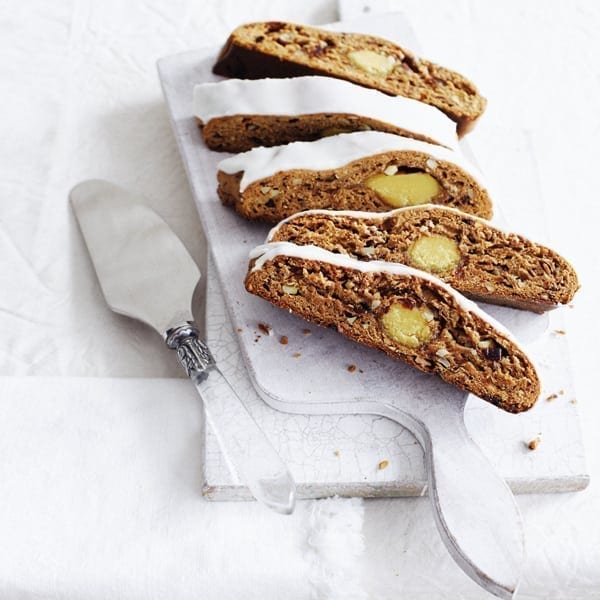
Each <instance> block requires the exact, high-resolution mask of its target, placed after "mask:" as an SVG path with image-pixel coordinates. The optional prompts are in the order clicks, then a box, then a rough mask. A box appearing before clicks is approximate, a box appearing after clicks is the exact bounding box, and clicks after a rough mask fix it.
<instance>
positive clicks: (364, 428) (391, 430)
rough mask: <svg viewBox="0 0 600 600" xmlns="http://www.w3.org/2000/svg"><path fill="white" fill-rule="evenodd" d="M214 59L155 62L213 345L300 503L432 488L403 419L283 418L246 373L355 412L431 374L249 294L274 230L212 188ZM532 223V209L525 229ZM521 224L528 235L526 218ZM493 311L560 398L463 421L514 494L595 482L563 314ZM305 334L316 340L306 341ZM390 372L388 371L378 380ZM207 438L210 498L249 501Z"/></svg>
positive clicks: (297, 405) (283, 396) (474, 404)
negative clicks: (202, 107) (188, 189)
mask: <svg viewBox="0 0 600 600" xmlns="http://www.w3.org/2000/svg"><path fill="white" fill-rule="evenodd" d="M350 27H351V26H350V25H349V26H348V30H351V28H350ZM353 29H354V30H356V27H354V28H353ZM361 29H362V30H363V31H365V30H370V31H372V32H373V33H378V34H380V35H384V36H386V37H395V38H396V39H399V40H402V41H403V43H404V44H405V45H408V46H410V47H413V48H415V47H417V45H416V42H415V40H414V35H413V34H412V32H411V30H410V27H409V25H408V23H407V21H406V20H405V19H403V18H402V17H401V16H400V15H398V16H395V17H394V18H391V17H390V16H389V15H386V16H385V18H381V17H378V18H374V19H363V20H362V22H361ZM392 32H393V33H392ZM406 40H408V42H407V41H406ZM214 58H215V50H214V49H212V50H200V51H194V52H188V53H184V54H180V55H177V56H172V57H167V58H165V59H162V60H161V61H160V62H159V73H160V77H161V81H162V84H163V90H164V93H165V98H166V100H167V105H168V108H169V111H170V114H171V117H172V123H173V127H174V131H175V135H176V138H177V141H178V144H179V148H180V151H181V154H182V157H183V160H184V164H185V166H186V170H187V172H188V176H189V179H190V183H191V186H192V191H193V193H194V197H195V200H196V203H197V207H198V211H199V214H200V218H201V221H202V223H203V227H204V231H205V233H206V236H207V239H208V243H209V246H210V248H211V250H212V253H213V256H214V261H215V265H216V269H215V270H216V272H217V274H218V277H219V281H220V285H221V286H222V290H223V293H222V295H221V291H220V289H219V284H218V283H217V282H216V281H215V280H214V279H213V278H211V277H209V285H208V297H207V328H208V332H207V333H208V341H209V345H210V347H211V348H212V349H213V352H214V353H215V354H216V356H217V359H218V361H219V362H220V364H221V366H222V369H223V371H224V372H225V374H226V375H227V376H228V378H229V379H230V380H231V382H232V384H233V385H234V387H235V388H236V389H237V391H238V393H240V395H241V396H242V397H243V398H244V400H245V401H246V402H247V403H248V404H249V406H250V408H251V410H252V412H253V415H254V416H255V418H256V419H257V421H258V422H259V423H260V424H261V426H263V428H264V429H265V431H266V433H267V435H269V437H270V438H271V439H272V440H273V441H274V443H275V445H276V446H277V448H278V450H279V452H280V453H281V454H282V456H283V458H284V460H286V461H287V462H288V464H289V465H290V467H291V469H292V472H293V474H294V477H295V478H296V481H297V483H298V489H299V494H300V495H301V496H303V497H319V496H324V495H331V494H336V493H337V494H340V495H359V496H390V495H415V494H421V493H424V491H425V489H426V484H425V481H426V475H425V470H424V466H423V455H422V451H421V448H420V447H419V446H418V445H417V444H416V441H415V440H414V438H413V437H412V435H411V434H410V433H408V432H407V431H406V430H405V429H403V428H402V427H400V426H399V425H397V424H394V423H392V422H390V421H387V420H386V419H383V418H381V417H373V416H369V415H360V416H359V415H343V416H340V415H337V416H336V415H325V414H323V415H319V416H306V415H294V414H284V413H281V412H277V411H274V410H273V409H272V408H270V407H269V406H267V405H266V404H265V403H264V402H263V401H262V400H261V399H259V398H258V396H257V395H256V393H255V391H254V388H253V385H252V383H253V382H252V379H251V378H249V377H248V375H247V371H246V369H247V367H250V369H251V373H252V378H253V379H254V384H256V383H257V381H258V384H259V386H260V387H261V388H262V389H263V392H265V393H266V395H267V399H268V400H269V402H270V403H271V404H272V405H274V406H276V407H277V408H279V409H284V410H286V411H291V412H298V411H302V412H304V411H306V412H318V411H320V412H322V413H328V412H334V411H335V412H339V411H343V410H346V411H348V412H351V411H352V410H353V406H352V401H353V400H354V401H355V402H356V401H359V400H360V399H361V398H365V397H367V396H368V395H369V394H377V395H382V396H384V397H387V398H391V397H393V395H394V394H395V393H398V392H399V391H401V390H402V388H401V386H402V381H403V379H404V380H406V379H407V378H409V379H410V380H411V381H413V382H414V381H416V383H415V385H418V386H425V387H423V388H421V389H426V386H427V385H428V382H429V381H430V380H431V378H429V377H427V376H424V375H420V374H419V375H415V373H414V372H413V371H412V370H410V369H409V368H408V367H406V366H405V365H403V364H401V363H398V362H397V361H393V360H392V359H389V358H388V357H385V356H383V355H382V354H381V353H379V352H377V351H373V350H365V349H364V348H363V347H361V346H359V345H357V344H354V343H353V342H350V341H348V340H346V339H344V338H342V337H341V336H339V335H338V334H337V333H335V332H333V331H330V330H324V329H318V328H316V327H314V326H310V325H308V324H307V323H305V322H304V321H302V320H301V319H298V318H296V317H294V316H292V315H288V314H287V313H284V312H283V311H280V310H278V309H276V308H274V307H272V306H270V305H269V304H267V303H265V302H264V301H262V300H260V299H258V298H256V297H254V296H251V295H249V294H247V293H246V292H245V290H244V288H243V280H244V275H245V272H246V266H247V253H248V250H249V249H250V248H252V247H253V246H254V245H256V244H258V243H261V242H262V241H263V240H264V237H265V235H266V232H267V230H268V227H265V226H261V225H257V224H252V223H248V222H246V221H245V220H243V219H242V218H240V217H239V216H238V215H236V214H235V213H234V212H233V211H232V210H230V209H227V208H224V207H222V206H221V205H220V202H219V200H218V198H217V195H216V192H215V189H216V178H215V174H216V164H217V163H218V162H219V161H220V160H222V159H223V158H224V157H225V156H227V155H224V154H218V153H213V152H211V151H209V150H208V149H207V148H206V147H205V146H204V144H203V142H202V139H201V135H200V132H199V130H198V128H197V126H196V124H195V122H194V118H193V115H192V100H191V98H192V93H191V92H192V88H193V84H194V83H198V82H202V81H208V80H215V79H218V78H216V77H215V76H213V75H212V74H211V72H210V68H211V66H212V64H213V62H214ZM520 189H522V188H520ZM537 209H539V207H535V206H529V208H528V210H529V211H533V210H537ZM532 214H534V213H530V214H529V216H532ZM538 214H539V213H538ZM527 218H528V214H527V213H526V211H525V213H523V219H524V221H523V222H527ZM515 228H516V229H519V228H518V226H517V224H515ZM211 275H212V271H211ZM225 306H227V307H228V309H229V316H230V317H231V319H232V321H233V327H232V324H231V323H230V322H229V319H228V315H227V313H226V310H225V308H224V307H225ZM562 310H564V309H562ZM493 312H494V316H496V317H497V318H499V319H500V320H501V321H503V322H504V323H505V324H506V325H507V326H508V327H509V328H510V329H511V330H513V332H515V333H516V334H517V336H519V337H520V338H521V340H522V341H525V342H526V346H527V347H528V350H529V352H530V353H531V354H532V356H533V358H534V360H536V363H537V365H538V367H539V370H540V375H541V378H542V383H543V389H544V391H543V394H542V398H545V397H546V396H548V395H550V394H552V393H558V392H559V391H560V390H563V394H561V395H560V396H559V397H558V398H556V399H555V400H554V401H552V402H545V401H544V400H542V401H540V402H539V403H538V404H537V406H536V407H535V408H534V409H533V410H531V411H529V412H528V413H526V414H523V415H518V416H515V415H508V414H506V413H503V412H502V411H500V410H498V409H496V408H494V407H492V406H490V405H488V404H486V403H484V402H482V401H480V400H478V399H475V398H473V399H469V401H468V405H467V411H466V422H467V426H468V428H469V430H470V432H471V435H472V436H473V438H474V439H475V441H476V442H478V443H479V444H480V446H481V447H482V449H483V450H484V452H485V453H486V454H487V455H488V457H489V458H490V459H491V460H492V462H493V463H494V464H495V465H496V466H497V467H498V470H499V471H500V473H501V474H502V476H504V477H505V478H506V479H507V480H508V482H509V484H510V485H511V487H512V488H513V490H514V491H516V492H532V491H548V492H550V491H566V490H576V489H582V488H583V487H585V485H586V484H587V481H588V476H587V474H586V470H585V461H584V451H583V445H582V442H581V436H580V433H579V423H578V417H577V407H576V404H574V403H572V402H570V400H572V399H573V398H575V395H574V389H573V384H572V379H571V374H570V369H569V365H568V361H567V360H566V359H567V358H568V350H567V347H566V340H565V337H564V336H562V335H558V334H555V333H553V331H554V330H556V329H562V318H561V317H562V315H561V312H560V311H554V313H552V314H551V315H550V316H548V315H545V316H536V315H532V314H530V313H523V312H519V311H514V310H511V309H500V308H494V309H493ZM258 323H266V324H268V325H269V326H270V327H272V335H271V336H266V335H264V333H262V332H261V331H260V330H259V329H258ZM305 329H310V330H311V331H312V333H311V334H310V335H306V334H304V333H303V330H305ZM281 335H286V336H287V337H288V340H289V343H288V344H287V345H286V346H283V345H281V344H280V343H279V338H280V336H281ZM238 342H240V345H241V348H242V353H240V352H239V347H240V345H238ZM242 354H243V355H244V358H245V359H246V362H245V363H244V361H243V360H242ZM298 355H300V356H298ZM324 357H326V358H325V359H324ZM350 364H354V365H356V366H357V370H356V371H355V372H354V373H349V372H348V370H347V367H348V365H350ZM382 369H383V370H385V371H387V376H385V377H381V376H380V373H381V370H382ZM361 371H362V373H361ZM307 382H308V384H309V385H307ZM349 383H350V384H351V385H349ZM344 387H345V388H346V389H352V390H353V391H354V392H355V393H354V394H353V396H354V397H353V398H347V397H339V395H336V390H339V389H343V388H344ZM332 401H333V403H334V404H335V406H333V405H332ZM540 433H541V435H542V440H543V441H542V444H541V445H540V446H539V448H538V449H537V450H536V451H535V452H531V451H530V450H528V449H527V447H526V443H527V442H528V441H529V440H531V439H533V438H534V437H537V436H538V435H539V434H540ZM206 444H207V446H206V464H205V479H206V486H205V495H206V496H207V497H210V498H213V499H242V498H247V497H249V493H248V492H247V490H245V489H244V488H243V486H241V485H240V484H239V482H238V481H237V479H236V476H235V474H231V473H229V470H228V469H227V467H226V466H225V463H224V461H223V458H222V456H221V455H220V452H219V450H218V444H217V443H216V439H215V438H214V436H213V435H212V434H211V432H210V431H207V437H206ZM382 460H387V461H388V462H389V466H388V468H386V469H383V470H382V469H379V468H378V464H379V463H380V461H382Z"/></svg>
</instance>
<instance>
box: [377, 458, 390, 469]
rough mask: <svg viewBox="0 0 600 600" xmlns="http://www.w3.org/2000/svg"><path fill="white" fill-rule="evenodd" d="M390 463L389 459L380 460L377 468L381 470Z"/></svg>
mask: <svg viewBox="0 0 600 600" xmlns="http://www.w3.org/2000/svg"><path fill="white" fill-rule="evenodd" d="M389 464H390V461H389V460H382V461H381V462H380V463H379V464H378V465H377V468H378V469H379V470H380V471H382V470H383V469H385V468H386V467H387V466H388V465H389Z"/></svg>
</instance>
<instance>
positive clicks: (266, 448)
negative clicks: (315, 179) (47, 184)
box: [70, 180, 296, 514]
mask: <svg viewBox="0 0 600 600" xmlns="http://www.w3.org/2000/svg"><path fill="white" fill-rule="evenodd" d="M70 200H71V205H72V207H73V210H74V212H75V215H76V217H77V221H78V222H79V227H80V229H81V232H82V234H83V237H84V239H85V242H86V245H87V248H88V251H89V254H90V256H91V258H92V262H93V264H94V268H95V270H96V274H97V276H98V279H99V281H100V286H101V287H102V292H103V294H104V297H105V299H106V302H107V303H108V305H109V306H110V308H111V309H112V310H113V311H114V312H116V313H119V314H121V315H125V316H128V317H132V318H134V319H137V320H139V321H142V322H143V323H146V324H147V325H150V327H152V328H153V329H155V330H156V331H157V332H158V333H159V334H160V335H161V336H162V337H163V339H164V341H165V342H166V344H167V346H168V347H169V348H171V349H173V350H175V351H176V352H177V358H178V359H179V362H180V363H181V366H182V367H183V368H184V369H185V371H186V373H187V374H188V376H189V377H190V379H191V380H192V381H193V382H194V385H195V386H196V389H197V390H198V393H199V394H200V396H201V398H202V400H203V402H204V407H205V411H206V415H207V418H208V420H209V422H210V423H211V425H212V427H213V430H214V432H215V434H216V436H217V439H218V440H219V443H220V445H221V447H222V449H223V452H224V455H225V458H226V460H227V461H228V463H229V464H230V466H232V467H233V468H234V470H235V471H236V472H237V474H238V475H239V477H240V479H242V480H243V481H244V482H245V483H246V485H247V486H248V488H249V489H250V491H251V492H252V494H253V495H254V497H255V498H256V499H257V500H259V501H261V502H263V503H264V504H266V505H267V506H268V507H269V508H271V509H273V510H275V511H277V512H280V513H284V514H290V513H291V512H292V511H293V510H294V505H295V498H296V490H295V484H294V480H293V479H292V476H291V475H290V473H289V471H288V469H287V467H286V465H285V463H284V462H283V461H282V459H281V458H280V456H279V455H278V454H277V452H276V451H275V449H274V448H273V446H272V445H271V443H270V442H269V440H268V439H267V438H266V436H265V434H264V432H263V431H262V430H261V429H260V427H259V426H258V425H257V423H256V421H255V420H254V419H253V418H252V416H251V414H250V413H249V412H248V410H247V409H246V407H245V406H244V404H243V403H242V401H241V400H240V398H239V397H238V396H237V394H236V393H235V391H234V390H233V388H232V387H231V386H230V385H229V383H228V382H227V380H226V379H225V377H224V376H223V375H222V373H221V371H219V369H218V367H217V365H216V363H215V360H214V358H213V357H212V355H211V353H210V351H209V349H208V347H207V346H206V344H205V343H204V342H203V341H202V340H201V339H200V333H199V329H198V327H197V325H196V324H195V323H194V320H193V316H192V312H191V301H192V294H193V293H194V289H195V288H196V285H197V283H198V281H199V279H200V270H199V269H198V267H197V265H196V263H195V262H194V261H193V260H192V258H191V256H190V255H189V253H188V251H187V250H186V248H185V246H184V245H183V244H182V243H181V241H180V240H179V238H178V237H177V236H176V235H175V233H174V232H173V231H172V230H171V228H170V227H169V226H168V225H167V224H166V223H165V222H164V221H163V219H161V218H160V217H159V216H158V215H157V214H156V213H155V212H154V211H152V210H151V209H150V208H148V207H147V206H145V205H144V200H143V198H141V197H138V196H135V195H133V194H131V193H129V192H127V191H126V190H124V189H122V188H120V187H118V186H116V185H114V184H112V183H109V182H108V181H103V180H90V181H84V182H82V183H80V184H78V185H77V186H75V187H74V188H73V189H72V190H71V193H70Z"/></svg>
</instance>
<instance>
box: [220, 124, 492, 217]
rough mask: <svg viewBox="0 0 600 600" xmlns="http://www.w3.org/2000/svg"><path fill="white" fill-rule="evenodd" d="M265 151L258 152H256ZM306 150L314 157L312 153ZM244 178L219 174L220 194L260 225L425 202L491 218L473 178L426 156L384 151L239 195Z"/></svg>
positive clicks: (289, 175)
mask: <svg viewBox="0 0 600 600" xmlns="http://www.w3.org/2000/svg"><path fill="white" fill-rule="evenodd" d="M365 133H366V132H365ZM371 133H373V134H374V133H375V132H371ZM356 135H361V134H356V133H353V134H345V135H340V136H336V138H337V139H338V140H339V143H340V144H343V143H344V139H343V138H345V137H346V136H356ZM381 135H385V134H381ZM398 139H399V140H403V139H405V138H398ZM322 141H323V140H321V142H322ZM318 143H320V142H310V143H307V145H309V144H318ZM293 145H294V144H290V145H289V146H287V147H286V149H290V148H291V147H292V146H293ZM262 150H264V149H262V148H256V149H254V150H252V151H251V152H252V153H256V152H258V151H262ZM305 150H306V152H307V153H309V154H310V152H311V149H310V148H308V147H307V148H306V149H305ZM243 174H244V173H243V171H241V172H237V173H228V172H225V171H223V170H221V169H220V170H219V171H218V173H217V179H218V182H219V186H218V189H217V193H218V195H219V197H220V198H221V201H222V202H223V204H225V205H229V206H233V207H234V208H235V210H236V211H237V212H238V213H239V214H241V215H242V216H243V217H245V218H246V219H250V220H255V221H264V222H267V223H277V222H278V221H281V220H282V219H285V218H286V217H289V216H291V215H293V214H294V213H297V212H299V211H303V210H308V209H332V210H360V211H370V212H387V211H389V210H390V209H391V208H398V207H404V206H407V205H418V204H425V203H433V204H440V205H445V206H451V207H453V208H457V209H460V210H462V211H463V212H466V213H470V214H474V215H477V216H480V217H483V218H490V217H491V216H492V203H491V200H490V197H489V195H488V192H487V190H486V189H485V188H484V187H483V186H481V185H480V184H479V183H478V181H477V180H476V179H475V178H474V177H473V176H472V175H471V174H470V173H468V172H467V171H465V170H464V169H462V168H461V167H460V166H458V165H457V164H455V163H452V162H450V161H448V160H440V159H438V158H433V157H432V156H431V155H430V154H428V153H427V152H423V151H420V152H419V151H414V150H398V151H389V152H383V153H380V154H375V155H371V156H364V157H363V158H360V159H358V160H354V161H352V162H350V163H348V164H346V165H344V166H342V167H339V168H335V169H325V170H309V169H287V170H282V171H279V172H276V173H275V174H274V175H272V176H269V177H264V178H260V179H258V180H257V181H254V182H252V183H250V184H249V185H248V186H247V187H246V188H245V189H244V190H243V191H240V183H241V180H242V176H243ZM419 178H422V179H419ZM421 191H422V193H421Z"/></svg>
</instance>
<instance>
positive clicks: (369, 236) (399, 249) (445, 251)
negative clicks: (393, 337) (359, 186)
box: [267, 204, 579, 312]
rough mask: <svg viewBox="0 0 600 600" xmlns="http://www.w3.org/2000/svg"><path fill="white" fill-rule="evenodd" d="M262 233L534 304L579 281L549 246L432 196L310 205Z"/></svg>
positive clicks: (553, 299)
mask: <svg viewBox="0 0 600 600" xmlns="http://www.w3.org/2000/svg"><path fill="white" fill-rule="evenodd" d="M267 241H270V242H277V241H288V242H292V243H294V244H298V245H301V246H303V245H313V246H319V247H321V248H324V249H325V250H329V251H331V252H336V253H341V254H347V255H349V256H352V257H353V258H356V259H358V260H383V261H390V262H397V263H402V264H405V265H409V266H412V267H415V268H417V269H422V270H424V271H427V272H429V273H433V274H435V275H436V276H438V277H440V278H441V279H443V280H444V281H445V282H446V283H448V284H449V285H451V286H452V287H453V288H454V289H456V290H458V291H459V292H461V293H462V294H465V295H467V296H469V297H470V298H473V299H475V300H481V301H483V302H489V303H492V304H502V305H506V306H513V307H515V308H522V309H526V310H532V311H535V312H544V311H546V310H550V309H553V308H556V307H557V306H558V305H559V304H567V303H568V302H570V301H571V300H572V299H573V296H574V294H575V292H576V291H577V289H578V287H579V283H578V280H577V274H576V273H575V270H574V269H573V267H572V266H571V265H570V264H569V263H568V262H567V261H566V260H565V259H564V258H563V257H562V256H560V255H559V254H557V253H556V252H554V251H553V250H551V249H549V248H546V247H544V246H541V245H540V244H536V243H534V242H532V241H530V240H528V239H527V238H524V237H523V236H520V235H516V234H514V233H508V232H504V231H502V230H500V229H498V228H496V227H493V226H492V225H490V224H489V223H488V222H487V221H484V220H483V219H479V218H477V217H473V216H471V215H467V214H465V213H463V212H460V211H458V210H455V209H453V208H448V207H443V206H434V205H431V204H427V205H422V206H415V207H408V208H400V209H397V210H393V211H390V212H387V213H377V214H374V213H368V212H355V211H321V210H309V211H305V212H302V213H298V214H296V215H293V216H291V217H289V218H288V219H286V220H284V221H282V222H281V223H280V224H279V225H277V226H276V227H274V228H273V229H272V230H271V232H270V233H269V237H268V239H267Z"/></svg>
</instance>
